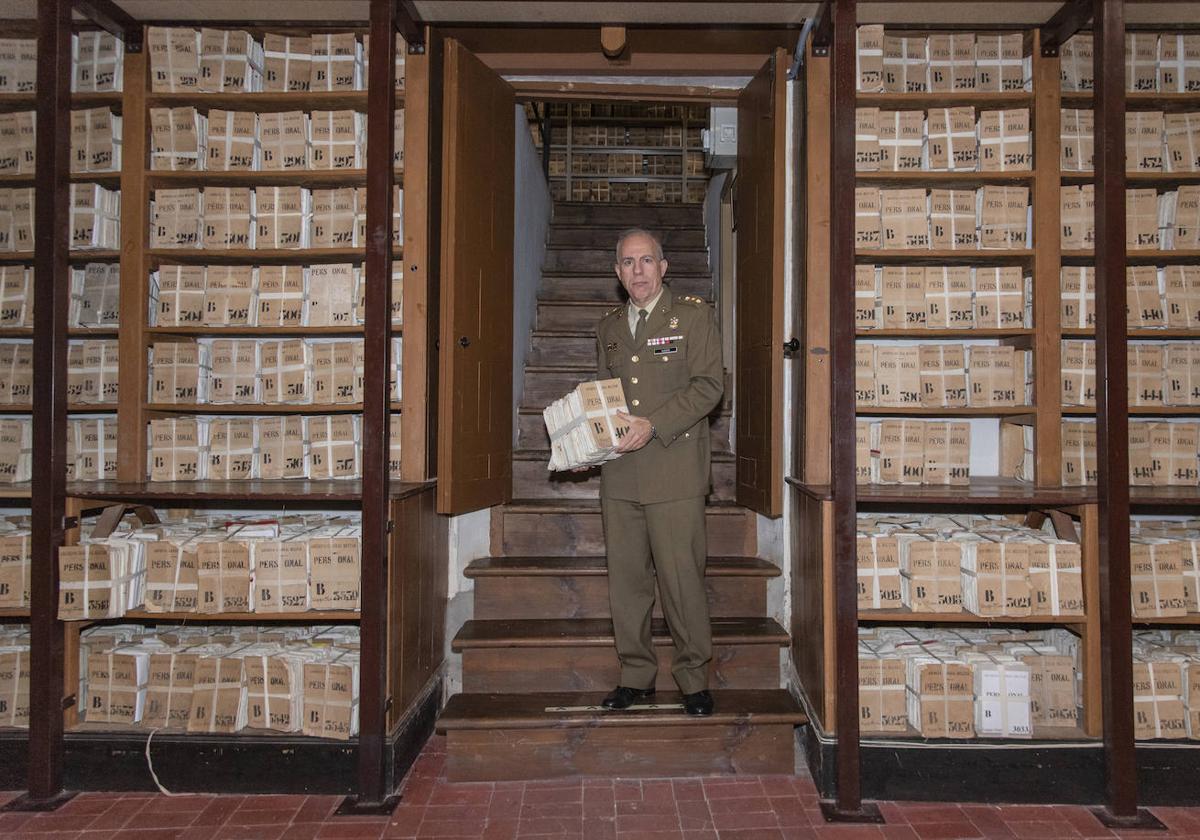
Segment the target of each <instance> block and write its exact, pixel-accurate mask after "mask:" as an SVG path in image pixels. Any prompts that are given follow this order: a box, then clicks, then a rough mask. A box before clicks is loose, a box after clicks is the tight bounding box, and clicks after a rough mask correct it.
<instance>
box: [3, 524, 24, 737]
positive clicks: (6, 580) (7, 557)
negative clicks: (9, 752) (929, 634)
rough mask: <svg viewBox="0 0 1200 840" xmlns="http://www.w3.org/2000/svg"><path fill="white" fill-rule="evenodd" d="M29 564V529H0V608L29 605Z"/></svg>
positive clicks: (9, 608) (12, 608)
mask: <svg viewBox="0 0 1200 840" xmlns="http://www.w3.org/2000/svg"><path fill="white" fill-rule="evenodd" d="M6 524H7V523H6ZM29 564H30V545H29V529H28V528H15V527H6V528H4V529H3V530H0V609H5V610H20V609H27V608H28V607H29V590H30V576H29ZM0 719H2V717H0ZM0 725H2V724H0Z"/></svg>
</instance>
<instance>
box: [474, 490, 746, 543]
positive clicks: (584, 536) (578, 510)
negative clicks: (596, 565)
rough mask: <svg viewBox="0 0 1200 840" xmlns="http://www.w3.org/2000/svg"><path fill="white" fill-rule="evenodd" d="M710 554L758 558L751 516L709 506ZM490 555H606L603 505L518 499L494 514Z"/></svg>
mask: <svg viewBox="0 0 1200 840" xmlns="http://www.w3.org/2000/svg"><path fill="white" fill-rule="evenodd" d="M705 524H706V526H707V530H708V552H709V554H712V555H728V556H741V557H750V556H753V555H755V554H757V553H758V523H757V520H756V519H755V514H754V513H753V511H750V510H747V509H746V508H743V507H739V506H738V505H735V504H727V503H724V504H710V505H707V506H706V507H705ZM491 543H492V545H491V553H492V554H493V555H503V556H529V557H532V556H544V557H554V556H561V555H572V554H573V555H578V556H589V557H601V556H603V555H604V528H603V526H602V524H601V521H600V503H599V501H595V500H592V499H558V500H553V501H551V500H524V499H522V500H520V501H516V502H512V503H510V504H507V505H501V506H500V507H498V508H494V509H493V513H492V535H491Z"/></svg>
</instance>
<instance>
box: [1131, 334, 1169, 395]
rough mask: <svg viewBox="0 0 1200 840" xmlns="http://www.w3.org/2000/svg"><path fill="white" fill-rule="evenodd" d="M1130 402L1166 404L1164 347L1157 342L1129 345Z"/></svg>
mask: <svg viewBox="0 0 1200 840" xmlns="http://www.w3.org/2000/svg"><path fill="white" fill-rule="evenodd" d="M1128 349H1129V404H1130V405H1131V406H1161V405H1163V404H1164V402H1163V400H1164V394H1165V387H1164V386H1165V384H1166V383H1165V381H1164V378H1163V348H1162V345H1156V344H1130V345H1129V348H1128Z"/></svg>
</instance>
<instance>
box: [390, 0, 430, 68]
mask: <svg viewBox="0 0 1200 840" xmlns="http://www.w3.org/2000/svg"><path fill="white" fill-rule="evenodd" d="M395 22H396V31H398V32H399V33H400V35H401V36H403V38H404V43H406V44H408V49H409V51H410V52H414V53H416V54H418V55H419V54H421V53H422V52H424V51H425V26H424V25H423V24H422V23H421V14H420V12H418V11H417V7H416V6H415V5H413V2H412V0H396V15H395Z"/></svg>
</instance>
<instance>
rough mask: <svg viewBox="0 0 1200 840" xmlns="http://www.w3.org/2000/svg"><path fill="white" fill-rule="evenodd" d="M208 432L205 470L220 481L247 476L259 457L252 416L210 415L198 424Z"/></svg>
mask: <svg viewBox="0 0 1200 840" xmlns="http://www.w3.org/2000/svg"><path fill="white" fill-rule="evenodd" d="M201 432H202V434H207V440H206V441H205V447H206V449H207V453H208V455H207V461H208V463H207V472H206V473H205V476H206V477H207V478H210V479H216V480H221V481H228V480H239V479H250V478H253V477H254V476H255V464H256V461H257V459H258V447H257V445H256V444H257V441H256V440H255V436H254V418H252V417H213V418H211V419H210V420H208V421H207V422H205V423H204V424H203V425H202V426H201Z"/></svg>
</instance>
